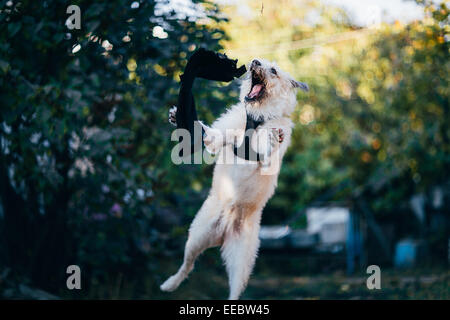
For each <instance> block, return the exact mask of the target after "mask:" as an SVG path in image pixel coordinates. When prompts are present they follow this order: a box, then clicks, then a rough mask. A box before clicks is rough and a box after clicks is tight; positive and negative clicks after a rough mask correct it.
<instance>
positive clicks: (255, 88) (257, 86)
mask: <svg viewBox="0 0 450 320" xmlns="http://www.w3.org/2000/svg"><path fill="white" fill-rule="evenodd" d="M262 87H263V86H262V84H255V85H254V86H253V88H252V91H250V93H249V94H248V97H249V98H252V99H253V98H254V97H256V96H257V95H258V94H259V93H260V92H261V89H262Z"/></svg>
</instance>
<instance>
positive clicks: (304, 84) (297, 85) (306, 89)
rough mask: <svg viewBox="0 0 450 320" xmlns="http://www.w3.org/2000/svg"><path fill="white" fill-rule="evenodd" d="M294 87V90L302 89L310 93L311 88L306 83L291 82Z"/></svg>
mask: <svg viewBox="0 0 450 320" xmlns="http://www.w3.org/2000/svg"><path fill="white" fill-rule="evenodd" d="M291 83H292V86H293V87H294V88H299V89H302V90H303V91H305V92H306V91H309V86H308V85H307V84H306V83H304V82H300V81H295V80H291Z"/></svg>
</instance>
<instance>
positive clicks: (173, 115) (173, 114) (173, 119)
mask: <svg viewBox="0 0 450 320" xmlns="http://www.w3.org/2000/svg"><path fill="white" fill-rule="evenodd" d="M169 123H170V124H171V125H173V126H175V127H176V126H177V107H176V106H172V108H170V109H169Z"/></svg>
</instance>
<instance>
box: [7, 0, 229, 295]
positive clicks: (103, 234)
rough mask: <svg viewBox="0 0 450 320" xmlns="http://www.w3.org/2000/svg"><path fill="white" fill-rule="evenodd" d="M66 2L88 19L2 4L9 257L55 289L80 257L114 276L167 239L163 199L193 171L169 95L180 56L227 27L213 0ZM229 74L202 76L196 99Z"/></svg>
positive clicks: (44, 5) (37, 6)
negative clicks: (182, 163)
mask: <svg viewBox="0 0 450 320" xmlns="http://www.w3.org/2000/svg"><path fill="white" fill-rule="evenodd" d="M137 3H138V4H139V6H138V7H137V8H136V4H137ZM70 4H76V5H78V6H79V7H80V8H81V30H76V29H75V30H69V29H68V28H67V27H66V26H65V21H66V19H67V18H68V17H69V15H68V14H66V8H67V6H68V5H69V4H68V3H67V2H66V1H15V0H13V1H2V2H1V7H0V8H1V9H0V23H1V27H0V39H1V41H0V88H1V89H0V90H1V91H0V101H2V103H1V113H0V139H1V153H0V157H1V163H0V171H1V175H0V179H1V190H0V191H1V204H2V207H3V210H2V211H3V219H0V221H1V222H0V223H1V226H2V227H3V228H2V229H3V231H2V232H1V234H2V239H1V241H2V242H1V245H0V247H1V248H2V250H3V251H4V255H3V254H2V256H1V257H2V258H1V259H2V260H1V262H2V263H4V264H6V265H9V266H11V267H13V269H14V270H16V271H19V272H22V273H23V274H24V275H26V276H28V277H30V278H32V280H33V281H34V282H35V283H36V284H38V285H40V286H42V287H43V288H50V289H55V288H58V289H59V288H60V283H62V282H61V281H62V280H61V279H63V277H64V276H65V267H66V266H67V265H69V264H71V263H76V264H79V265H80V266H81V267H82V269H83V270H84V272H85V276H86V278H87V279H96V280H97V281H105V278H106V277H107V276H108V275H109V274H115V273H119V272H120V273H124V274H125V275H133V274H135V273H136V272H137V271H139V270H141V269H142V271H145V270H147V269H146V267H147V263H146V262H148V258H149V257H151V256H153V257H154V256H155V255H156V254H158V253H159V252H160V250H161V249H162V248H164V243H163V242H161V241H160V239H158V234H159V230H158V229H157V227H156V226H155V212H156V211H157V210H158V209H159V208H160V207H161V206H166V207H167V206H169V205H171V206H172V207H173V206H174V203H176V199H174V195H173V194H174V193H173V191H175V190H174V189H177V188H178V189H179V190H180V189H189V185H187V183H191V181H189V179H187V178H184V180H182V179H180V177H184V176H185V173H183V172H182V171H181V170H179V169H178V168H175V169H173V164H172V163H171V162H170V160H169V158H168V157H169V156H170V152H169V151H168V150H170V147H171V145H172V144H171V142H170V133H171V128H170V126H169V124H168V123H167V110H168V106H170V104H175V103H176V99H177V92H178V76H179V75H180V72H181V70H182V68H183V66H184V63H185V58H186V57H188V56H189V54H190V53H191V52H192V51H193V50H195V48H198V47H200V46H204V47H207V48H209V49H212V50H219V49H220V45H219V44H218V40H217V37H218V36H219V37H220V36H221V35H222V31H221V30H220V29H217V28H214V27H210V25H211V22H209V23H208V21H220V19H219V18H218V17H217V13H218V11H217V8H216V6H215V5H212V4H210V3H202V2H196V5H197V6H198V7H199V8H203V18H202V21H196V19H194V18H193V17H190V16H180V13H179V12H176V11H174V10H171V11H168V12H165V11H161V10H160V8H159V9H158V7H156V8H155V6H156V3H155V2H154V1H138V2H135V3H134V5H131V4H132V1H124V0H116V1H95V2H93V1H74V2H72V3H70ZM164 4H166V5H167V3H166V2H164V3H163V2H159V6H160V7H161V6H162V5H164ZM155 27H156V28H155ZM161 28H163V29H161ZM230 88H231V87H220V88H219V87H217V86H216V87H213V89H212V90H217V92H218V95H219V98H217V97H215V96H213V95H212V94H210V90H211V88H208V91H207V92H208V94H205V92H206V90H203V88H199V90H198V92H199V95H200V99H199V104H200V107H201V110H203V111H204V110H205V107H204V106H205V105H213V106H214V105H216V106H217V107H218V108H219V107H222V106H223V100H222V98H223V92H226V91H229V90H230ZM220 94H222V96H220ZM216 96H217V95H216ZM218 100H220V103H217V102H218ZM216 110H217V109H216ZM212 111H214V109H213V110H212ZM212 111H208V112H209V117H210V118H211V112H212ZM168 169H171V171H172V172H171V173H170V174H168V173H167V170H168ZM195 170H197V171H198V170H202V169H201V168H196V169H195ZM183 196H184V195H180V197H183ZM194 205H196V204H194ZM136 266H139V267H137V268H136ZM151 267H153V268H155V267H157V265H156V262H155V261H153V262H152V264H151ZM87 285H89V281H88V282H87Z"/></svg>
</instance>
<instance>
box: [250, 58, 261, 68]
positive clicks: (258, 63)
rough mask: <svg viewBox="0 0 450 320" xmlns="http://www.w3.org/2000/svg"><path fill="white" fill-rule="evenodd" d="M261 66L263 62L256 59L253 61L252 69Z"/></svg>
mask: <svg viewBox="0 0 450 320" xmlns="http://www.w3.org/2000/svg"><path fill="white" fill-rule="evenodd" d="M260 65H261V62H259V61H258V60H256V59H255V60H253V61H252V67H257V66H258V67H259V66H260Z"/></svg>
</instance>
